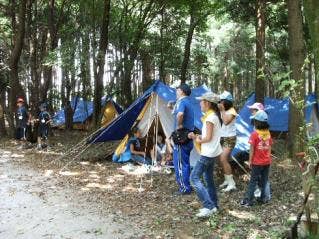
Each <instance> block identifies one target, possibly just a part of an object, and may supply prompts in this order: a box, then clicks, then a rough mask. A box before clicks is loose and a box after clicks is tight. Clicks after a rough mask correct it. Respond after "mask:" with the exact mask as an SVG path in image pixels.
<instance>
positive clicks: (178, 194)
mask: <svg viewBox="0 0 319 239" xmlns="http://www.w3.org/2000/svg"><path fill="white" fill-rule="evenodd" d="M190 194H192V192H180V191H176V192H174V193H173V196H184V195H190Z"/></svg>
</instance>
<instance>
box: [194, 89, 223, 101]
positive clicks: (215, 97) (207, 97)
mask: <svg viewBox="0 0 319 239" xmlns="http://www.w3.org/2000/svg"><path fill="white" fill-rule="evenodd" d="M196 99H197V100H207V101H209V102H213V103H218V101H219V96H218V95H217V94H215V93H213V92H206V93H205V94H203V95H201V96H199V97H196Z"/></svg>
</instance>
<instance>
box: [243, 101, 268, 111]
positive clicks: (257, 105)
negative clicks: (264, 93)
mask: <svg viewBox="0 0 319 239" xmlns="http://www.w3.org/2000/svg"><path fill="white" fill-rule="evenodd" d="M247 107H248V108H249V109H251V110H264V109H265V107H264V105H263V104H262V103H259V102H256V103H254V104H252V105H249V106H247Z"/></svg>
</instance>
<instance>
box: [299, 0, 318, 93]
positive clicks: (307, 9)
mask: <svg viewBox="0 0 319 239" xmlns="http://www.w3.org/2000/svg"><path fill="white" fill-rule="evenodd" d="M303 2H304V15H305V17H306V21H307V24H308V28H309V33H310V39H311V46H312V52H313V55H314V65H315V69H314V74H315V78H316V81H318V80H319V1H318V0H304V1H303ZM316 92H319V84H318V82H316Z"/></svg>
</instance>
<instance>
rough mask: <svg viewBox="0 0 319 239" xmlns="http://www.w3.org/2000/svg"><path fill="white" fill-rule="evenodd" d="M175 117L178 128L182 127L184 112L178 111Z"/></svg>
mask: <svg viewBox="0 0 319 239" xmlns="http://www.w3.org/2000/svg"><path fill="white" fill-rule="evenodd" d="M176 118H177V128H178V129H181V128H183V120H184V113H183V112H178V113H177V116H176Z"/></svg>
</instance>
